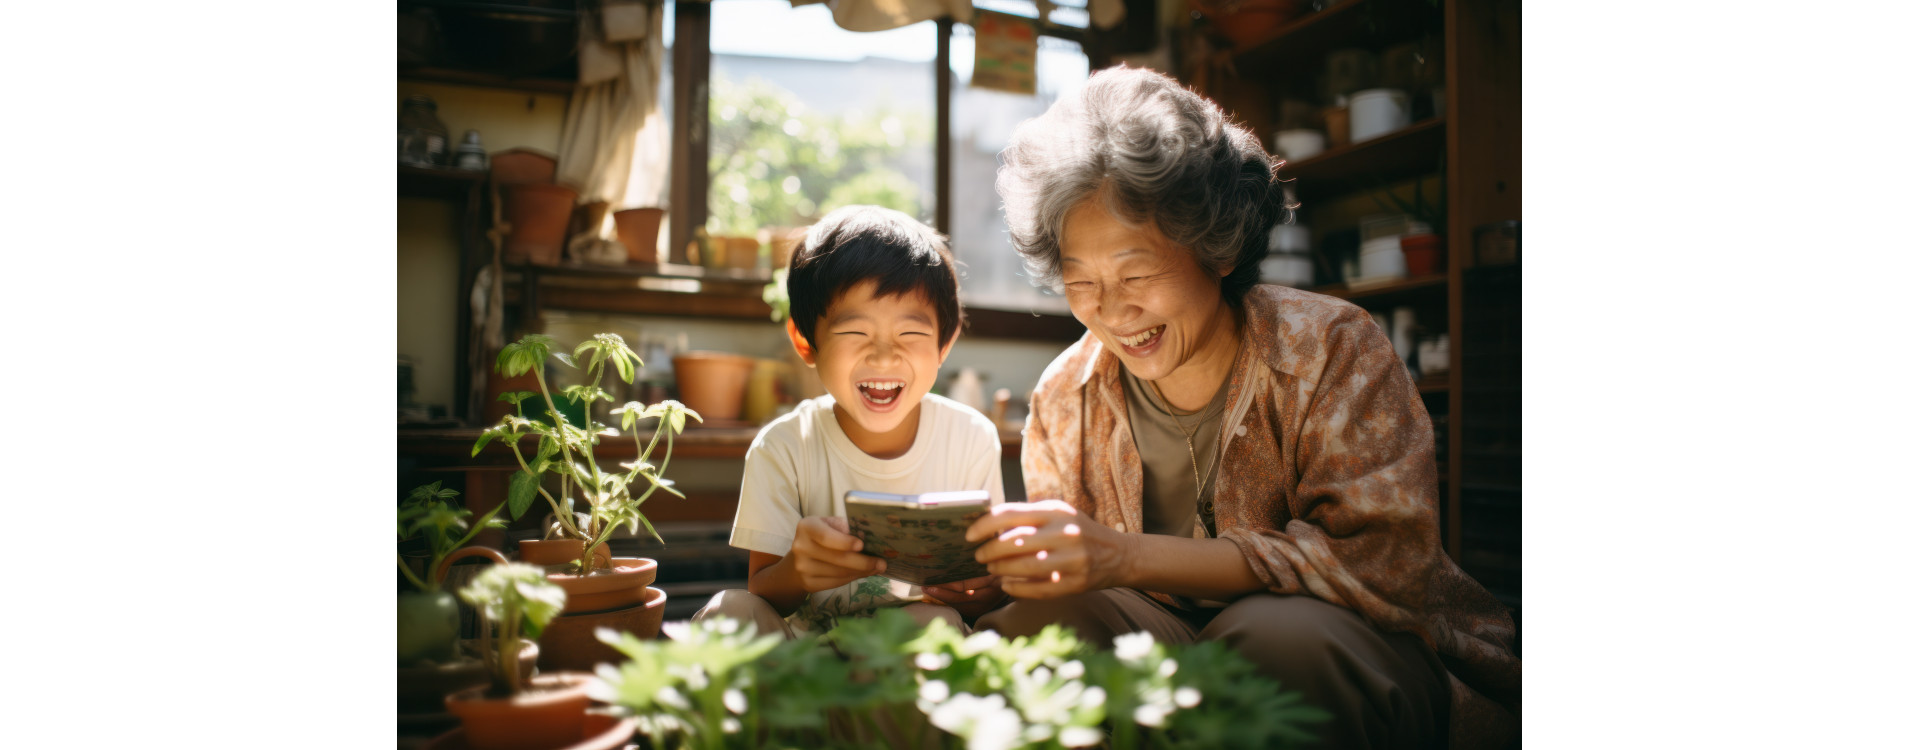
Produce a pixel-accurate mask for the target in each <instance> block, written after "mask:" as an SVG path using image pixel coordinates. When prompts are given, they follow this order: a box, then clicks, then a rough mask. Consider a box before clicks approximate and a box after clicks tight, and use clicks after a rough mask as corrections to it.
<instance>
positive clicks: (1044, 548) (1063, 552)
mask: <svg viewBox="0 0 1920 750" xmlns="http://www.w3.org/2000/svg"><path fill="white" fill-rule="evenodd" d="M981 539H986V540H988V541H987V543H986V544H983V545H980V549H978V550H976V551H975V552H974V559H976V560H979V561H980V562H983V563H986V564H987V572H989V573H992V574H993V575H996V576H1000V577H1001V580H1000V586H1001V588H1003V589H1005V590H1006V592H1007V593H1008V594H1010V595H1012V596H1015V597H1018V598H1021V599H1052V598H1054V597H1060V596H1069V595H1072V594H1078V593H1082V592H1085V591H1094V590H1098V589H1104V588H1110V587H1113V586H1119V585H1124V581H1125V580H1126V578H1127V576H1128V571H1127V569H1126V560H1127V554H1126V552H1127V547H1128V544H1129V543H1128V540H1127V535H1126V534H1123V533H1120V532H1118V531H1114V530H1113V529H1109V528H1107V527H1106V526H1103V525H1101V524H1099V523H1096V522H1095V521H1094V520H1093V519H1091V518H1088V517H1086V516H1084V515H1081V514H1080V511H1078V510H1075V509H1074V507H1073V506H1071V505H1068V504H1066V503H1065V502H1063V501H1060V500H1042V501H1040V502H1037V503H1002V504H1000V505H996V506H994V508H993V511H992V512H991V513H989V514H988V515H986V516H985V517H982V518H981V519H980V520H978V521H974V522H973V526H971V527H969V528H968V529H967V541H969V542H973V541H978V540H981Z"/></svg>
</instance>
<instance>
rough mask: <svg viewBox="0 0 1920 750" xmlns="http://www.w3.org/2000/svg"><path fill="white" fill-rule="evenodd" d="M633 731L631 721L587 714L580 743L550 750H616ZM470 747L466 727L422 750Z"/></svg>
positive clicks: (622, 745)
mask: <svg viewBox="0 0 1920 750" xmlns="http://www.w3.org/2000/svg"><path fill="white" fill-rule="evenodd" d="M634 729H635V727H634V723H633V720H632V719H622V718H619V717H616V716H607V715H604V714H587V721H586V729H585V731H584V732H583V733H582V734H583V735H584V736H582V737H581V738H580V741H579V742H576V743H574V744H571V745H563V746H561V747H557V748H553V749H552V750H618V748H624V747H627V746H628V741H629V740H631V739H633V732H634ZM471 747H473V746H472V745H470V744H468V743H467V730H466V727H461V728H458V729H455V730H453V731H451V732H448V733H446V734H443V735H440V736H438V737H435V738H433V741H432V742H428V743H427V744H426V746H425V747H424V748H422V750H469V748H471Z"/></svg>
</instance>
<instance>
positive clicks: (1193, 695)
mask: <svg viewBox="0 0 1920 750" xmlns="http://www.w3.org/2000/svg"><path fill="white" fill-rule="evenodd" d="M1173 703H1174V705H1177V706H1179V707H1181V708H1193V707H1194V706H1198V705H1200V691H1199V690H1196V689H1194V688H1192V687H1183V688H1180V689H1179V690H1175V691H1173Z"/></svg>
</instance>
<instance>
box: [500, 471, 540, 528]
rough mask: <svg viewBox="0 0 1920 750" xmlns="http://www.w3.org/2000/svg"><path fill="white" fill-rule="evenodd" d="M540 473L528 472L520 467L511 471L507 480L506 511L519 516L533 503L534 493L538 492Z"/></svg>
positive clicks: (515, 516)
mask: <svg viewBox="0 0 1920 750" xmlns="http://www.w3.org/2000/svg"><path fill="white" fill-rule="evenodd" d="M539 490H540V475H538V474H529V473H527V472H526V470H524V469H522V470H520V471H516V472H514V473H513V478H512V479H509V480H507V511H508V512H509V513H511V514H513V517H514V518H519V517H520V515H521V514H523V513H526V512H527V508H529V507H531V506H532V505H533V497H534V495H537V494H539Z"/></svg>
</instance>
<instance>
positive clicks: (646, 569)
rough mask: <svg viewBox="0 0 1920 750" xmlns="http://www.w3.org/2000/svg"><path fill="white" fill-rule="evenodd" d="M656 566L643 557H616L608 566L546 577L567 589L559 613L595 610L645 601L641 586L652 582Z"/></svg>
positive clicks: (657, 571) (656, 569)
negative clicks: (565, 604)
mask: <svg viewBox="0 0 1920 750" xmlns="http://www.w3.org/2000/svg"><path fill="white" fill-rule="evenodd" d="M659 570H660V563H657V562H655V561H653V560H651V559H648V558H645V557H616V558H613V567H611V568H598V569H595V570H594V571H593V572H592V573H588V574H587V575H584V576H582V575H573V574H570V573H548V574H547V581H549V582H551V583H553V584H554V585H556V586H559V587H560V588H562V589H565V590H566V592H567V607H566V609H563V610H561V611H560V612H561V614H573V613H576V612H594V611H598V610H603V609H613V608H616V607H623V606H630V605H633V604H638V603H640V602H642V601H644V600H645V598H646V596H645V594H644V592H643V589H645V588H646V586H647V584H650V583H653V579H654V577H655V576H656V575H657V574H658V573H659Z"/></svg>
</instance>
